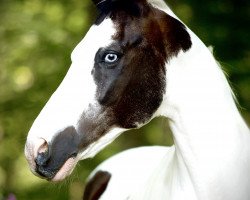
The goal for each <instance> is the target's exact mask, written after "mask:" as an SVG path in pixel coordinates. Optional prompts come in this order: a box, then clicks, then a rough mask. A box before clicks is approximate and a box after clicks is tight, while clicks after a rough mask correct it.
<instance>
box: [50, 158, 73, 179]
mask: <svg viewBox="0 0 250 200" xmlns="http://www.w3.org/2000/svg"><path fill="white" fill-rule="evenodd" d="M76 163H77V160H76V157H70V158H68V159H67V160H66V162H65V163H64V164H63V165H62V167H61V168H60V169H59V170H58V171H57V172H56V174H55V175H54V176H53V177H52V178H50V179H49V181H52V182H58V181H62V180H63V179H65V178H66V177H67V176H68V175H70V174H71V172H72V171H73V169H74V168H75V165H76Z"/></svg>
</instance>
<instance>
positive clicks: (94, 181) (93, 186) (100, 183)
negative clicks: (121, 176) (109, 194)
mask: <svg viewBox="0 0 250 200" xmlns="http://www.w3.org/2000/svg"><path fill="white" fill-rule="evenodd" d="M110 178H111V174H110V173H108V172H103V171H98V172H96V174H95V175H94V177H92V178H91V179H90V180H89V182H88V183H87V185H86V187H85V190H84V195H83V200H98V199H99V198H100V197H101V195H102V194H103V193H104V192H105V190H106V188H107V186H108V183H109V181H110Z"/></svg>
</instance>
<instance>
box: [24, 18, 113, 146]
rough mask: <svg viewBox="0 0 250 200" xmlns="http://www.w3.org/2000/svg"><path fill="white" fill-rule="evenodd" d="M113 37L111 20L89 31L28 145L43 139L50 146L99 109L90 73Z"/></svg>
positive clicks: (76, 50)
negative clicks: (84, 115)
mask: <svg viewBox="0 0 250 200" xmlns="http://www.w3.org/2000/svg"><path fill="white" fill-rule="evenodd" d="M114 33H115V28H114V25H113V23H112V21H111V20H110V19H106V20H104V21H103V22H102V23H101V24H100V25H99V26H96V25H93V26H92V27H91V28H90V30H89V31H88V33H87V34H86V36H85V38H84V39H83V40H82V41H81V42H80V43H79V44H78V45H77V46H76V48H75V49H74V51H73V52H72V55H71V58H72V65H71V67H70V68H69V71H68V73H67V75H66V76H65V78H64V80H63V81H62V83H61V84H60V86H59V87H58V89H57V90H56V91H55V92H54V94H53V95H52V96H51V98H50V100H49V101H48V102H47V104H46V105H45V107H44V108H43V110H42V111H41V113H40V114H39V116H38V117H37V118H36V120H35V122H34V124H33V126H32V127H31V130H30V132H29V134H28V141H31V140H32V138H33V139H35V138H43V139H45V140H46V141H47V142H50V141H51V140H52V139H53V138H54V137H55V136H56V134H57V133H59V132H60V131H62V130H64V129H65V128H66V127H68V126H75V127H76V125H77V122H78V120H79V119H80V117H81V115H82V113H83V112H84V111H85V110H86V109H87V107H88V106H89V104H95V105H98V104H97V102H96V100H95V92H96V85H95V83H94V79H93V77H92V75H91V70H92V68H93V67H94V58H95V54H96V52H97V51H98V49H99V48H101V47H106V46H108V45H110V44H111V43H112V35H114Z"/></svg>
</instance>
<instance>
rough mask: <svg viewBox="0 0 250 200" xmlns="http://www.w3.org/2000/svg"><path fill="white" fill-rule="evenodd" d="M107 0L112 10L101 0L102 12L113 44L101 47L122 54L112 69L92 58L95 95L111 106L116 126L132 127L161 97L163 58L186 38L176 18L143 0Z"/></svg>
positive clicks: (174, 52) (175, 51) (148, 114)
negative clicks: (113, 31)
mask: <svg viewBox="0 0 250 200" xmlns="http://www.w3.org/2000/svg"><path fill="white" fill-rule="evenodd" d="M107 2H108V1H106V3H107ZM112 2H113V3H112V5H109V7H110V8H112V9H111V10H110V11H109V12H108V11H107V5H106V7H105V9H106V10H105V12H106V13H107V12H108V14H107V15H108V17H110V18H111V19H112V21H113V22H114V24H115V26H116V29H117V32H116V34H115V35H114V36H113V40H114V43H113V44H111V45H110V47H107V48H106V49H113V50H115V51H117V52H121V54H122V55H123V56H122V57H121V59H120V61H119V63H117V65H116V66H115V67H113V68H112V69H106V68H105V66H103V65H102V66H101V65H100V63H98V61H97V62H96V63H95V66H94V69H93V75H94V79H95V82H96V84H97V88H98V89H97V99H98V101H99V103H100V104H101V105H102V106H104V107H109V108H111V109H110V110H112V111H113V115H114V118H115V120H116V125H118V126H120V127H123V128H135V127H137V126H138V124H144V123H146V122H147V121H148V120H149V119H150V118H151V117H152V115H153V113H154V112H155V111H156V110H157V108H158V107H159V106H160V104H161V102H162V98H163V94H164V92H165V72H166V70H167V69H165V63H167V62H168V61H169V60H170V59H171V58H172V57H173V56H177V55H178V53H179V52H180V51H181V50H183V51H187V50H188V49H189V48H190V47H191V45H192V43H191V39H190V36H189V34H188V32H187V30H186V28H185V26H184V25H183V24H182V23H181V22H179V21H178V20H176V19H174V18H173V17H171V16H169V15H168V14H166V13H164V12H163V11H160V10H159V9H156V8H154V7H152V6H151V5H150V4H148V3H147V1H146V0H134V1H132V0H129V1H123V0H116V1H112ZM104 3H105V2H104ZM104 5H105V4H103V6H104Z"/></svg>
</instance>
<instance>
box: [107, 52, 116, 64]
mask: <svg viewBox="0 0 250 200" xmlns="http://www.w3.org/2000/svg"><path fill="white" fill-rule="evenodd" d="M117 60H118V55H117V54H115V53H108V54H106V55H105V58H104V61H105V62H106V63H109V64H110V63H114V62H116V61H117Z"/></svg>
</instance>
